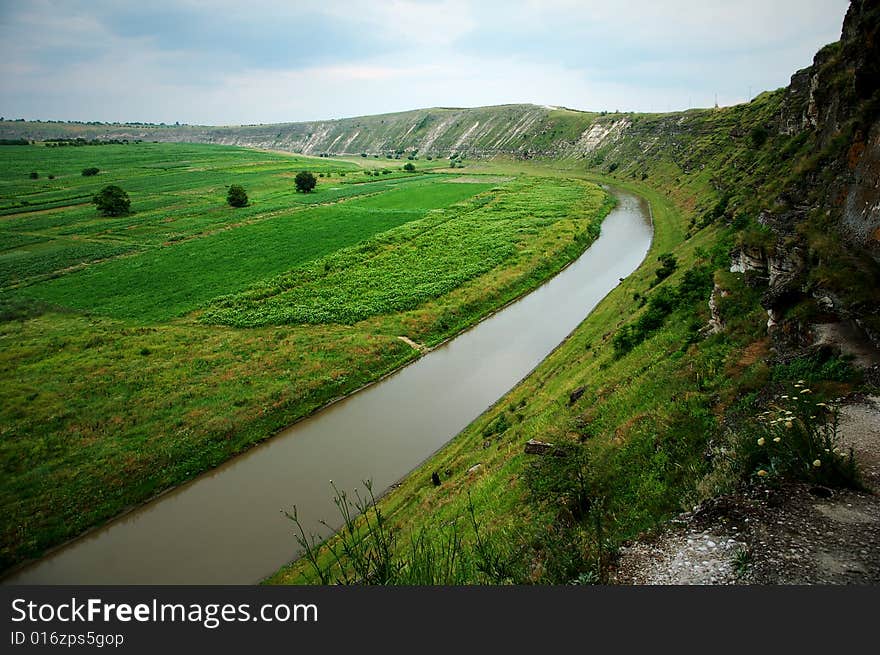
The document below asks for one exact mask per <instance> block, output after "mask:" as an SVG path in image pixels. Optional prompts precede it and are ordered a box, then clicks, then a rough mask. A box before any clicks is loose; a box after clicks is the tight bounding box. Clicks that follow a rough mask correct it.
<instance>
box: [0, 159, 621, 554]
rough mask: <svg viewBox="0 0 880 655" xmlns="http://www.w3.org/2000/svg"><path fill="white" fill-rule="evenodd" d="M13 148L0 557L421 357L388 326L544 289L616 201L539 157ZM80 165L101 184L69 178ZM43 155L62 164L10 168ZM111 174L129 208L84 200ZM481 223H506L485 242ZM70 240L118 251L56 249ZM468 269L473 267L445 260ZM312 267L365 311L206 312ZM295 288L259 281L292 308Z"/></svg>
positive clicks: (85, 521)
mask: <svg viewBox="0 0 880 655" xmlns="http://www.w3.org/2000/svg"><path fill="white" fill-rule="evenodd" d="M16 153H20V154H16ZM13 155H14V157H18V156H20V157H22V158H24V161H23V162H18V163H17V164H16V163H14V162H12V163H11V162H10V160H9V159H6V160H4V162H3V163H2V165H0V172H2V175H0V189H2V198H3V203H4V206H5V207H6V208H7V210H8V213H7V214H6V215H4V216H2V217H0V227H2V232H3V234H12V235H18V236H17V237H16V238H17V240H16V241H14V240H10V241H9V242H4V250H2V251H0V255H2V257H3V258H4V259H3V261H10V262H11V261H17V262H19V263H18V264H15V265H11V268H10V270H11V271H12V273H11V274H10V277H9V278H7V279H6V280H5V281H4V282H3V285H4V288H3V289H2V291H0V318H2V320H0V374H2V376H3V379H4V384H3V385H2V387H0V406H2V410H0V463H2V467H3V468H2V473H3V484H2V485H0V508H2V513H0V516H2V521H0V533H2V546H3V547H2V560H0V562H2V564H0V566H2V568H8V567H10V566H12V565H14V564H15V563H17V562H20V561H22V560H24V559H26V558H29V557H34V556H38V555H39V554H40V553H41V552H43V551H44V550H45V549H46V548H48V547H50V546H52V545H55V544H58V543H61V542H63V541H65V540H66V539H69V538H71V537H73V536H75V535H77V534H79V533H81V532H82V531H83V530H85V529H87V528H89V527H92V526H94V525H97V524H100V523H102V522H103V521H106V520H107V519H109V518H111V517H112V516H114V515H116V514H118V513H119V512H120V511H122V510H124V509H125V508H127V507H130V506H132V505H136V504H138V503H141V502H143V501H144V500H145V499H147V498H149V497H150V496H152V495H154V494H156V493H158V492H160V491H162V490H164V489H167V488H168V487H171V486H173V485H176V484H179V483H181V482H183V481H185V480H187V479H190V478H192V477H193V476H195V475H197V474H199V473H200V472H202V471H204V470H206V469H208V468H211V467H213V466H216V465H218V464H220V463H221V462H223V461H225V460H227V459H228V458H230V457H231V456H233V455H235V454H236V453H239V452H241V451H243V450H245V449H247V448H249V447H250V446H252V445H253V444H255V443H257V442H259V441H260V440H263V439H265V438H267V437H269V436H271V435H272V434H274V433H276V432H277V431H279V430H280V429H282V428H284V427H286V426H287V425H289V424H291V423H292V422H294V421H296V420H297V419H299V418H302V417H303V416H306V415H308V414H309V413H311V412H313V411H315V410H317V409H318V408H320V407H321V406H323V405H324V404H326V403H327V402H329V401H330V400H332V399H334V398H336V397H339V396H341V395H344V394H346V393H350V392H351V391H353V390H355V389H357V388H359V387H361V386H363V385H364V384H366V383H368V382H370V381H372V380H375V379H377V378H378V377H380V376H381V375H383V374H385V373H387V372H389V371H391V370H393V369H395V368H398V367H400V366H401V365H403V364H405V363H407V362H409V361H411V360H413V359H415V358H416V357H418V356H419V353H418V352H417V351H416V350H415V349H413V348H411V347H410V346H409V345H407V344H405V343H404V342H403V341H401V340H400V339H398V338H397V337H398V336H399V335H407V336H409V337H410V338H412V339H414V340H415V341H418V342H420V343H424V344H429V345H430V344H432V343H437V342H438V341H442V340H443V339H446V338H448V337H450V336H452V335H454V334H456V333H457V332H459V331H460V330H462V329H464V328H466V327H467V326H469V325H471V324H472V323H473V322H474V321H476V320H479V319H480V318H481V317H483V316H485V315H486V314H487V313H489V312H491V311H493V310H495V309H497V308H498V307H500V306H502V305H503V304H505V303H506V302H509V301H510V300H512V299H514V298H516V297H517V296H519V295H521V294H523V293H525V292H527V291H528V290H530V289H532V288H534V287H535V286H537V285H538V284H540V283H541V282H542V281H543V280H545V279H546V278H547V277H548V276H549V275H552V274H553V273H554V272H556V271H558V270H559V269H560V268H562V267H563V266H565V265H566V264H567V263H568V262H569V261H570V260H571V259H573V258H574V257H576V256H577V255H578V254H579V253H580V252H582V251H583V249H584V248H585V247H586V246H587V244H588V243H589V242H590V240H591V239H592V237H593V235H595V233H596V232H597V230H598V225H599V220H600V219H601V217H602V216H603V215H604V212H606V211H607V210H608V208H609V206H608V204H607V202H606V198H605V194H604V193H603V192H601V190H600V189H598V187H596V186H594V185H592V184H588V183H585V182H583V181H577V180H571V179H567V178H564V177H559V176H555V175H554V176H550V177H541V172H540V171H535V175H533V176H520V177H516V178H515V179H509V180H507V181H500V180H499V178H498V177H497V176H487V177H486V179H485V182H482V181H480V180H481V179H482V178H480V176H479V174H476V175H471V174H470V173H468V180H466V181H465V182H462V181H461V180H460V179H459V176H458V174H457V173H456V174H449V175H444V174H442V173H417V174H416V175H410V176H402V175H398V174H397V173H395V174H391V175H387V176H382V177H380V178H378V179H376V177H375V176H369V177H368V176H362V175H361V174H359V173H357V171H359V170H360V169H359V168H355V167H356V166H357V163H358V162H338V161H334V160H329V159H326V158H321V159H305V158H298V157H290V156H286V155H280V154H276V153H264V152H258V151H249V150H243V149H238V148H226V147H220V146H189V145H158V144H129V145H127V146H123V145H113V146H101V147H82V148H73V147H70V148H48V149H47V148H43V147H41V146H28V147H20V148H17V149H16V152H15V153H12V154H11V156H13ZM14 157H13V159H14ZM105 157H106V158H105ZM43 158H45V159H43ZM40 162H42V163H40ZM62 164H63V166H62ZM89 165H95V166H98V167H99V168H100V169H101V171H102V172H101V173H100V174H99V175H98V176H97V178H98V179H97V180H95V178H90V177H82V176H81V175H80V173H79V172H80V171H81V169H83V168H85V167H86V166H89ZM306 166H308V167H309V168H311V169H312V170H316V171H317V170H323V171H325V177H324V178H319V185H318V191H317V192H316V193H313V194H308V195H307V196H306V195H303V194H295V193H293V191H292V187H293V180H292V177H293V175H294V174H295V172H296V171H297V170H299V169H301V168H303V167H306ZM35 168H36V169H37V170H39V171H41V172H42V171H46V172H47V173H48V172H49V170H50V169H51V170H52V171H54V172H55V174H56V178H55V180H52V181H51V183H50V181H49V180H46V179H45V175H42V174H41V177H40V179H38V180H33V181H32V180H29V179H26V174H25V179H19V177H20V176H19V175H18V172H19V169H20V170H23V171H29V170H32V169H35ZM342 172H346V175H344V176H343V175H341V174H340V173H342ZM328 175H329V177H328ZM380 175H381V173H380ZM242 176H246V177H245V180H244V183H243V185H244V186H245V188H246V189H247V192H248V196H249V198H250V200H251V203H250V205H249V206H248V207H245V208H241V209H232V208H230V207H228V206H227V205H226V204H225V185H226V184H229V183H241V182H242ZM505 180H506V178H505ZM110 181H112V182H114V183H118V184H120V186H122V187H123V188H125V189H126V190H128V191H129V193H130V194H131V196H132V208H133V210H134V213H133V214H132V215H130V216H126V217H121V218H118V219H104V218H100V217H98V216H97V215H96V212H95V210H94V207H92V206H89V205H87V204H84V205H83V204H79V201H78V198H79V199H81V198H82V197H87V196H88V194H89V193H91V192H93V191H94V189H95V188H96V187H99V186H100V185H102V184H105V183H107V182H110ZM31 184H33V185H35V186H33V187H31V186H29V185H31ZM19 197H29V198H30V199H31V201H32V204H30V205H27V206H22V205H21V204H20V203H19V202H18V201H17V200H16V198H19ZM493 230H495V231H497V232H498V234H499V235H503V239H504V240H503V242H502V244H501V246H499V254H498V255H496V256H493V257H491V258H490V257H488V256H487V253H486V252H485V248H484V246H485V245H486V244H487V243H489V235H490V234H491V232H492V231H493ZM443 243H446V244H447V246H448V244H450V243H456V244H458V245H457V246H456V247H455V248H447V249H448V250H449V252H448V253H447V252H445V251H444V248H443V247H442V244H443ZM437 244H440V245H439V246H438V245H437ZM464 245H467V246H468V247H467V248H465V247H463V246H464ZM73 246H78V247H86V248H91V247H93V246H94V247H95V248H97V249H100V248H107V249H111V250H105V251H100V252H99V251H98V250H95V251H90V252H87V253H85V254H83V255H80V256H70V257H67V258H66V259H63V261H62V254H61V253H64V252H65V251H66V249H68V248H71V247H73ZM112 248H119V249H121V251H120V252H116V251H114V250H112ZM53 253H54V254H53ZM424 255H430V257H426V256H424ZM7 258H8V259H7ZM53 258H56V259H53ZM100 260H106V261H100ZM484 260H487V261H488V264H487V262H486V261H484ZM39 262H44V264H43V265H42V266H39V265H38V263H39ZM474 262H477V265H476V268H474V266H475V264H474ZM328 264H329V269H328V268H325V266H326V265H328ZM31 265H33V266H34V268H33V269H30V268H28V267H30V266H31ZM401 266H404V267H406V268H408V269H409V270H407V276H408V277H406V278H404V279H401V280H400V284H399V285H398V286H397V287H396V288H397V290H398V291H399V292H401V293H402V294H408V295H405V298H406V302H405V304H401V305H395V304H394V303H395V302H398V301H397V300H395V298H394V297H393V294H389V293H387V291H386V292H383V289H385V288H386V287H387V286H388V284H389V278H388V277H387V274H388V273H392V272H393V270H394V268H395V267H401ZM460 266H465V267H468V266H469V267H471V268H468V269H467V270H468V274H467V275H466V276H463V277H460V278H456V277H455V273H456V269H458V267H460ZM370 267H375V271H376V273H375V274H376V276H377V277H376V284H375V290H374V292H375V295H374V297H375V298H376V299H377V302H378V303H379V304H377V305H372V304H369V303H367V302H365V300H364V297H362V295H363V294H358V293H357V285H356V284H351V283H347V278H346V275H344V274H343V272H344V271H346V270H348V271H350V273H351V275H352V280H354V281H356V282H359V283H361V284H363V281H364V280H366V279H367V278H368V271H369V269H370ZM422 269H424V270H422ZM426 271H427V273H426ZM380 274H381V275H380ZM304 276H305V277H304ZM450 276H451V277H450ZM306 278H308V280H309V285H310V286H309V287H308V289H309V291H310V292H313V293H314V296H312V295H303V296H300V298H299V299H300V300H302V299H303V298H307V299H308V300H309V302H311V303H312V305H311V307H312V308H323V309H326V308H327V307H330V306H333V305H331V304H327V299H333V298H336V299H341V302H342V303H343V305H348V306H349V310H347V311H349V314H351V311H354V312H355V313H354V314H351V316H350V318H349V314H346V315H345V316H344V317H340V316H332V317H329V318H328V319H326V320H331V321H333V322H329V323H328V322H324V323H322V324H320V325H315V324H309V323H305V322H295V323H293V324H291V323H290V322H289V316H285V317H284V320H283V321H275V322H273V321H265V320H261V321H255V322H254V326H253V327H248V328H241V327H236V326H233V325H228V324H222V323H220V322H217V321H216V320H214V319H212V318H211V312H212V311H214V310H215V309H216V308H217V307H220V306H223V305H224V304H225V305H229V304H230V299H229V295H228V294H229V293H230V292H233V291H236V290H237V289H238V290H240V291H239V294H238V295H233V298H236V299H237V300H236V302H239V301H241V302H242V303H244V302H245V300H246V301H247V303H251V302H253V303H256V304H254V307H257V308H258V309H259V311H260V312H265V309H266V307H268V305H265V304H260V303H258V302H257V301H256V296H255V295H254V294H255V293H256V292H257V290H265V289H275V288H276V287H278V286H279V285H282V286H283V284H282V283H283V282H285V281H289V280H293V279H296V280H303V279H306ZM432 280H433V281H436V280H443V284H442V285H439V286H437V285H434V286H432ZM337 287H338V288H337ZM279 288H280V287H279ZM361 290H362V291H368V290H367V289H363V288H362V289H361ZM261 292H262V291H261ZM290 292H291V289H290V288H287V287H285V288H284V293H279V294H272V295H268V296H266V297H265V299H266V300H273V301H278V302H279V303H282V304H281V305H280V306H283V307H285V309H289V308H290V307H291V306H293V304H292V303H291V302H290V300H291V296H290V295H286V294H289V293H290ZM219 294H226V296H227V297H226V298H225V299H224V301H223V302H222V303H220V302H219V301H217V299H216V298H215V296H217V295H219ZM282 301H283V302H282ZM333 302H334V303H336V302H337V301H336V300H334V301H333ZM321 303H324V304H323V305H322V304H321ZM244 306H245V305H244V304H243V305H240V306H239V307H244ZM248 306H250V305H248ZM351 307H355V309H354V310H351V309H350V308H351ZM261 316H263V314H261ZM340 318H344V319H345V320H346V321H348V320H350V321H351V322H352V324H345V323H339V322H335V321H337V320H340ZM211 321H214V322H211ZM230 322H231V321H230ZM281 322H283V323H285V324H284V325H279V324H277V323H281Z"/></svg>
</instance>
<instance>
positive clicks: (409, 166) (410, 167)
mask: <svg viewBox="0 0 880 655" xmlns="http://www.w3.org/2000/svg"><path fill="white" fill-rule="evenodd" d="M403 170H405V171H407V172H410V173H411V172H412V171H414V170H416V167H415V165H414V164H413V163H412V162H409V161H408V162H406V163H405V164H404V165H403Z"/></svg>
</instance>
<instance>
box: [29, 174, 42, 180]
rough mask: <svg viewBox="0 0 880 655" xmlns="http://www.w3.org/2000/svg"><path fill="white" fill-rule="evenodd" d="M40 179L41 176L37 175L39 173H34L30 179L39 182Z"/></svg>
mask: <svg viewBox="0 0 880 655" xmlns="http://www.w3.org/2000/svg"><path fill="white" fill-rule="evenodd" d="M39 177H40V174H39V173H37V172H33V173H31V174H30V178H31V179H32V180H37V179H39Z"/></svg>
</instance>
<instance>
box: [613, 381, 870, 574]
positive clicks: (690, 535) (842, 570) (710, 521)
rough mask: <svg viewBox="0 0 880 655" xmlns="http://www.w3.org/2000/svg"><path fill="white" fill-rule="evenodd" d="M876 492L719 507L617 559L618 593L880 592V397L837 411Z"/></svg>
mask: <svg viewBox="0 0 880 655" xmlns="http://www.w3.org/2000/svg"><path fill="white" fill-rule="evenodd" d="M840 414H841V422H840V436H841V441H842V443H843V444H844V445H845V446H847V447H852V448H853V451H854V453H855V455H856V458H857V460H858V462H859V464H860V466H861V469H862V472H863V475H864V482H865V484H866V485H867V486H868V487H869V488H870V489H871V490H873V492H875V493H871V492H857V491H850V490H831V489H826V488H824V487H811V486H810V485H805V484H788V485H784V486H783V487H781V488H779V489H776V490H772V491H769V490H755V491H752V492H749V493H747V494H739V495H732V496H726V497H722V498H718V499H714V500H712V501H709V502H707V503H704V504H703V505H701V506H700V507H698V508H696V509H695V510H694V511H693V512H689V513H687V514H684V515H682V516H680V517H678V518H677V519H676V520H674V521H673V522H672V523H671V524H670V525H669V526H668V527H667V528H666V529H665V530H664V531H662V532H660V533H659V534H657V535H655V536H653V537H650V538H646V539H643V540H640V541H637V542H635V543H633V544H631V545H630V546H628V547H626V548H624V549H622V550H621V556H620V559H619V562H618V566H617V571H616V574H615V581H616V582H617V583H618V584H673V585H686V584H785V585H793V584H877V583H880V496H878V495H876V492H878V491H880V397H877V396H872V397H854V398H851V399H850V401H849V402H848V403H846V404H844V405H843V406H842V407H841V410H840Z"/></svg>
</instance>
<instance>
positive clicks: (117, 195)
mask: <svg viewBox="0 0 880 655" xmlns="http://www.w3.org/2000/svg"><path fill="white" fill-rule="evenodd" d="M92 202H94V203H95V206H96V207H97V208H98V211H99V212H101V214H103V215H104V216H124V215H125V214H128V213H129V210H130V208H131V200H129V198H128V194H127V193H126V192H125V191H123V190H122V189H121V188H120V187H118V186H116V185H115V184H108V185H107V186H105V187H104V188H103V189H101V190H100V191H99V192H98V193H97V194H95V197H94V198H92Z"/></svg>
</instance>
